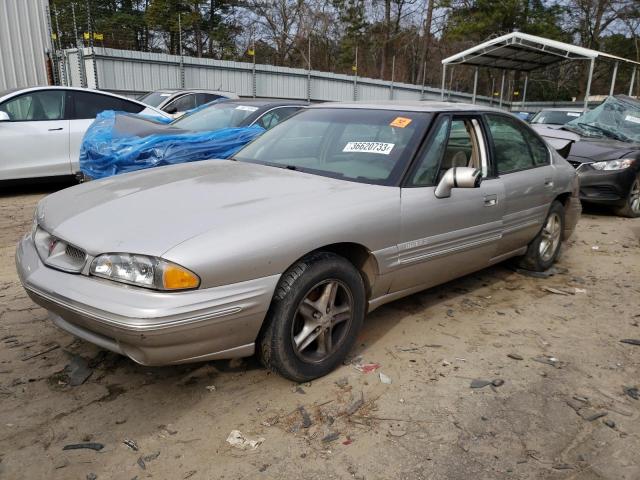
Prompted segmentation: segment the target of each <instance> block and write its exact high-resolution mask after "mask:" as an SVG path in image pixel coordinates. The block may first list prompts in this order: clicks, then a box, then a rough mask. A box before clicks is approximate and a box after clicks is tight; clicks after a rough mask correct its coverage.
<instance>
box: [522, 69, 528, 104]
mask: <svg viewBox="0 0 640 480" xmlns="http://www.w3.org/2000/svg"><path fill="white" fill-rule="evenodd" d="M528 83H529V75H528V74H527V75H525V76H524V90H523V92H522V108H524V102H525V101H526V100H527V84H528Z"/></svg>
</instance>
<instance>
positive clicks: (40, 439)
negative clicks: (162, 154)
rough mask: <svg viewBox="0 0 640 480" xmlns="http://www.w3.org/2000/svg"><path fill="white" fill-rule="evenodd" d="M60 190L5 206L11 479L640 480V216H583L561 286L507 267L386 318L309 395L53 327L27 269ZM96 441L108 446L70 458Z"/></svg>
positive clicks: (0, 455) (5, 397) (3, 332)
mask: <svg viewBox="0 0 640 480" xmlns="http://www.w3.org/2000/svg"><path fill="white" fill-rule="evenodd" d="M46 190H47V189H41V190H37V189H36V190H33V189H32V190H31V191H26V189H21V190H20V189H18V190H16V191H13V192H8V193H7V192H6V191H5V192H4V194H3V195H2V196H0V402H1V403H0V405H1V408H0V478H3V479H26V478H28V479H85V478H88V479H91V478H98V479H111V478H114V479H133V478H137V479H144V478H157V479H187V478H191V479H194V480H196V479H253V478H258V479H260V478H264V479H271V478H273V479H282V478H297V479H347V478H358V479H391V478H393V479H411V480H413V479H449V480H451V479H491V480H496V479H580V480H591V479H594V480H595V479H612V480H614V479H615V480H621V479H629V480H637V479H640V454H639V453H638V452H640V422H639V419H640V400H637V399H634V398H632V397H631V396H630V395H628V394H625V392H624V390H623V387H624V386H626V387H639V386H640V368H639V366H640V346H636V345H632V344H626V343H622V342H620V340H621V339H625V338H635V339H640V326H639V325H640V301H639V298H640V241H639V238H640V220H628V219H622V218H616V217H613V216H609V215H607V214H605V213H606V212H588V213H586V214H584V215H583V218H582V219H581V221H580V224H579V226H578V230H577V233H576V235H575V236H574V237H573V238H572V240H571V241H570V242H569V243H568V245H566V246H565V249H564V252H563V255H562V258H561V260H560V262H559V263H558V271H557V272H556V274H555V275H553V276H551V277H549V278H532V277H529V276H524V275H522V274H519V273H516V272H514V271H512V270H511V269H509V267H508V266H507V265H499V266H496V267H494V268H490V269H487V270H484V271H482V272H479V273H477V274H474V275H470V276H467V277H465V278H462V279H459V280H456V281H454V282H450V283H448V284H446V285H444V286H441V287H439V288H435V289H432V290H429V291H425V292H422V293H419V294H416V295H413V296H411V297H409V298H406V299H404V300H400V301H396V302H394V303H392V304H390V305H387V306H385V307H382V308H380V309H379V310H377V311H375V312H374V313H373V314H371V315H370V316H369V317H368V318H367V320H366V322H365V328H364V329H363V331H362V333H361V335H360V338H359V342H358V347H357V349H356V351H354V352H353V356H354V358H352V363H350V364H347V365H344V366H342V367H341V368H340V369H338V370H337V371H335V372H333V373H332V374H331V375H328V376H327V377H325V378H322V379H320V380H317V381H314V382H312V383H309V384H303V385H297V384H292V383H291V382H289V381H287V380H284V379H282V378H279V377H278V376H275V375H273V374H270V373H268V372H267V371H265V370H264V369H262V368H261V367H260V366H259V365H258V364H257V363H256V362H255V360H252V359H248V360H245V361H242V362H210V363H207V364H196V365H187V366H179V367H167V368H146V367H141V366H139V365H136V364H134V363H133V362H132V361H130V360H128V359H126V358H123V357H120V356H118V355H116V354H112V353H106V352H101V351H100V350H99V349H98V348H97V347H94V346H93V345H91V344H88V343H85V342H83V341H80V340H75V339H74V338H73V337H72V336H70V335H68V334H66V333H63V332H62V331H60V330H58V329H57V328H56V327H54V326H53V325H52V324H51V323H50V322H49V321H48V320H47V313H46V311H44V310H43V309H41V308H39V307H36V306H35V305H34V304H33V303H32V302H31V301H30V300H29V298H28V297H27V296H26V294H25V292H24V291H23V289H22V287H21V286H20V284H19V281H18V278H17V275H16V273H15V266H14V252H15V245H16V243H17V241H18V239H19V238H20V237H21V235H22V234H23V233H24V232H26V231H27V230H28V229H29V228H30V224H31V218H32V214H33V209H34V206H35V204H36V202H37V201H38V200H39V199H40V198H41V197H42V196H43V195H44V193H45V192H46ZM49 191H51V188H49ZM547 288H550V290H545V289H547ZM47 350H50V351H48V352H47V353H41V352H44V351H47ZM38 353H41V354H40V355H35V354H38ZM34 355H35V356H34ZM78 355H79V356H82V357H83V358H84V359H86V360H88V363H89V367H88V368H89V372H88V373H90V376H89V377H88V378H87V379H86V381H85V382H84V383H81V384H80V385H77V386H71V385H70V380H71V378H75V376H74V375H71V376H70V375H69V374H68V373H69V371H65V367H66V366H67V365H69V364H70V362H72V364H77V362H78V358H77V356H78ZM509 355H511V356H509ZM74 362H75V363H74ZM545 362H546V363H545ZM80 363H82V359H80ZM358 363H361V364H362V363H378V364H379V365H380V368H379V369H377V370H375V371H373V372H370V373H362V372H360V371H358V370H357V369H356V368H355V365H356V364H358ZM380 373H382V374H383V375H386V376H388V377H389V378H390V380H391V384H386V383H383V382H382V381H381V378H380ZM383 378H384V377H383ZM474 379H480V380H497V379H499V380H503V381H504V384H503V385H501V386H498V387H493V386H491V385H489V386H485V387H484V388H470V386H471V382H472V380H474ZM496 383H499V382H496ZM600 415H605V416H600ZM232 430H239V431H241V432H242V433H243V434H244V435H245V436H247V437H250V438H253V439H259V438H262V439H264V440H263V441H262V443H261V444H260V445H259V446H257V447H256V448H255V449H246V450H241V449H238V448H235V447H232V446H231V445H230V444H229V443H227V441H226V440H227V437H228V436H229V434H230V432H231V431H232ZM125 441H131V443H130V445H131V446H127V445H126V444H125V443H124V442H125ZM82 442H93V443H99V444H102V445H103V446H104V447H103V448H102V449H101V450H99V451H94V450H87V449H81V450H63V447H64V446H65V445H68V444H76V443H82ZM132 447H135V448H132ZM136 449H137V450H136Z"/></svg>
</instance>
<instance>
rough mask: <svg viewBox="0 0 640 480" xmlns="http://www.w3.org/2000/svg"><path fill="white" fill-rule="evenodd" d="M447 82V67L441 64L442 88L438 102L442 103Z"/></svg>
mask: <svg viewBox="0 0 640 480" xmlns="http://www.w3.org/2000/svg"><path fill="white" fill-rule="evenodd" d="M446 81H447V65H446V64H445V63H443V64H442V86H441V87H440V100H442V101H443V102H444V84H445V82H446Z"/></svg>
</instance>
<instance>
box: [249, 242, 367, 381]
mask: <svg viewBox="0 0 640 480" xmlns="http://www.w3.org/2000/svg"><path fill="white" fill-rule="evenodd" d="M365 304H366V294H365V289H364V282H363V280H362V276H361V274H360V272H359V271H358V270H357V269H356V268H355V267H354V266H353V265H352V264H351V263H350V262H349V261H348V260H346V259H345V258H343V257H340V256H338V255H335V254H333V253H330V252H316V253H313V254H311V255H308V256H307V257H304V258H303V259H301V260H300V261H298V262H297V263H296V264H295V265H293V266H292V267H291V268H289V270H287V271H286V272H285V273H284V274H283V275H282V278H281V279H280V283H279V284H278V287H277V288H276V292H275V294H274V297H273V300H272V302H271V306H270V307H269V312H268V313H267V318H266V319H265V324H264V326H263V328H262V331H261V332H260V336H259V338H258V343H257V344H258V356H259V357H260V360H261V361H262V363H263V364H264V365H265V366H266V367H267V368H269V369H271V370H273V371H274V372H276V373H278V374H280V375H282V376H283V377H286V378H289V379H291V380H294V381H296V382H306V381H309V380H312V379H314V378H318V377H321V376H323V375H326V374H327V373H329V372H331V371H332V370H333V369H334V368H336V367H337V366H338V365H339V364H340V363H341V362H342V361H343V360H344V358H345V357H346V355H347V353H349V351H350V350H351V348H352V347H353V344H354V343H355V339H356V335H357V333H358V331H359V329H360V326H361V325H362V321H363V319H364V314H365Z"/></svg>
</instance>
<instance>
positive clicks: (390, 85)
mask: <svg viewBox="0 0 640 480" xmlns="http://www.w3.org/2000/svg"><path fill="white" fill-rule="evenodd" d="M395 77H396V56H395V55H394V56H393V58H392V59H391V83H390V84H389V100H393V82H394V80H395Z"/></svg>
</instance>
